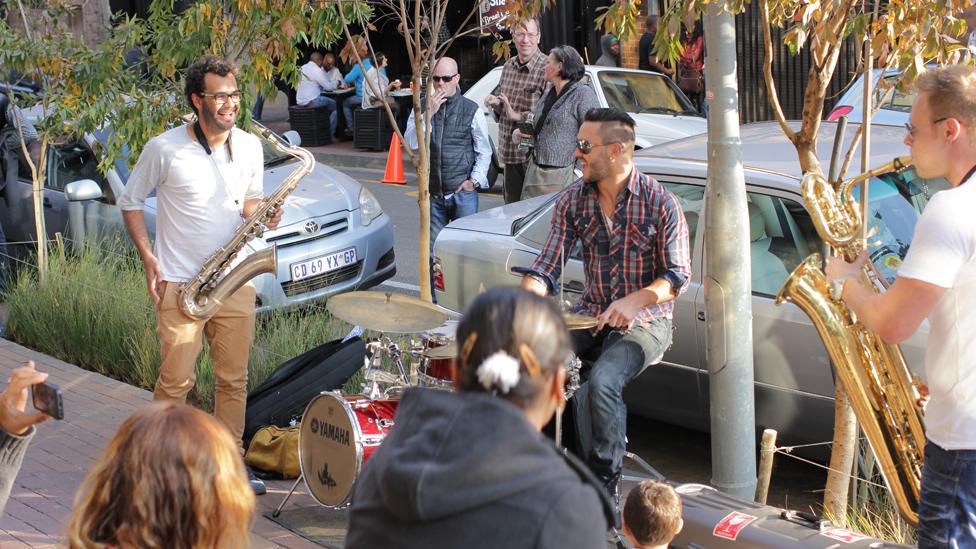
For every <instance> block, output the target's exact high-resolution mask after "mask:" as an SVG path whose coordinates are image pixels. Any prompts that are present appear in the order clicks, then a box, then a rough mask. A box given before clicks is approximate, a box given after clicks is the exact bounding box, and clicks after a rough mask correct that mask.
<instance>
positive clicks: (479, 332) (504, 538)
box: [346, 288, 613, 549]
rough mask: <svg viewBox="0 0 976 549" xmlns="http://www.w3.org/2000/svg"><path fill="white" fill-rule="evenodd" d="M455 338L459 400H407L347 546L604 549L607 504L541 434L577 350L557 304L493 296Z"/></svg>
mask: <svg viewBox="0 0 976 549" xmlns="http://www.w3.org/2000/svg"><path fill="white" fill-rule="evenodd" d="M457 334H458V342H459V345H460V351H459V353H458V368H459V373H458V377H459V379H458V380H457V382H456V385H457V389H458V392H457V393H449V392H445V391H437V390H433V389H409V390H407V391H406V393H404V395H403V400H402V401H401V402H400V406H399V409H398V410H397V416H396V426H395V427H394V428H393V430H392V431H391V433H390V435H389V437H387V439H386V440H385V441H384V442H383V445H382V446H381V447H380V448H379V449H378V450H377V451H376V453H375V454H373V457H372V459H370V461H369V462H368V463H367V464H366V467H365V468H364V471H363V474H362V476H361V477H360V479H359V480H358V481H357V483H356V488H355V492H354V493H353V505H352V512H351V514H350V517H349V532H348V536H347V537H346V547H348V548H359V547H383V548H391V547H402V548H408V547H410V548H412V547H417V548H420V547H424V548H427V547H438V548H450V547H459V548H460V547H463V548H465V549H478V548H486V549H487V548H498V547H505V548H506V549H518V548H553V549H555V548H560V549H562V548H565V547H574V548H576V547H578V548H590V547H592V548H597V547H600V548H602V547H605V546H606V541H605V539H606V538H605V536H606V530H607V524H608V518H607V517H612V516H613V515H612V514H611V513H612V511H611V507H610V503H609V500H607V499H606V497H605V496H604V495H603V490H602V489H601V488H600V487H599V484H598V481H597V480H596V479H595V478H594V477H593V476H592V475H591V473H590V472H589V471H588V470H587V468H586V467H585V466H584V465H581V464H579V462H577V461H575V460H574V459H572V458H567V457H564V456H563V455H562V454H561V453H560V452H558V451H557V450H556V448H555V447H554V446H553V443H552V441H551V440H550V439H548V438H545V437H544V436H543V435H542V434H541V433H540V431H541V429H542V427H543V426H544V425H545V424H546V423H548V422H549V420H550V419H551V418H552V416H553V414H554V413H555V411H556V409H557V407H560V406H562V403H563V384H564V382H565V379H566V371H565V369H564V366H563V365H564V363H565V361H566V358H567V352H568V350H569V349H570V348H571V346H570V340H569V333H568V332H567V331H566V325H565V323H564V322H563V319H562V317H561V316H560V314H559V311H558V309H557V308H556V306H555V304H554V303H553V302H552V301H550V300H547V299H545V298H542V297H539V296H535V295H532V294H530V293H528V292H525V291H523V290H519V289H516V288H493V289H491V290H488V291H487V292H485V293H483V294H481V295H480V296H478V298H477V299H475V301H474V303H472V304H471V306H470V307H469V308H468V310H467V311H466V313H465V315H464V318H463V319H462V320H461V322H460V324H459V326H458V331H457ZM610 520H612V518H611V519H610Z"/></svg>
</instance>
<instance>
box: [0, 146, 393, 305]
mask: <svg viewBox="0 0 976 549" xmlns="http://www.w3.org/2000/svg"><path fill="white" fill-rule="evenodd" d="M287 133H288V134H289V137H290V138H291V139H293V140H295V142H297V141H298V135H297V134H296V133H294V132H287ZM106 138H107V132H106V131H103V132H101V133H99V134H97V135H92V134H89V135H86V136H85V137H84V139H82V140H79V141H76V142H72V143H67V144H63V145H56V146H53V147H51V148H50V149H49V154H48V157H47V158H46V159H45V161H46V163H47V170H48V171H47V181H46V188H45V190H44V199H43V200H44V212H45V222H46V225H47V232H48V238H54V235H55V233H59V232H60V233H62V234H64V235H66V236H67V237H68V238H69V239H71V240H72V241H83V240H85V239H86V238H88V239H92V238H101V237H105V236H108V235H112V234H124V231H125V228H124V224H123V222H122V214H121V211H120V210H119V208H118V206H117V205H116V198H117V197H118V196H121V193H122V190H123V188H124V186H125V183H126V180H127V179H128V177H129V169H128V167H127V165H126V162H125V160H124V159H123V160H118V161H116V162H115V164H114V166H113V167H112V169H110V170H109V171H108V174H107V175H105V176H103V175H102V174H101V172H99V171H98V168H97V164H98V158H99V151H101V150H102V147H103V143H104V142H105V140H106ZM262 142H263V145H264V167H265V172H264V189H265V195H269V194H271V193H272V192H273V191H274V190H275V189H276V188H277V187H278V186H279V185H280V184H281V182H282V181H283V180H284V179H285V178H286V177H288V175H289V174H290V173H291V172H292V171H293V170H294V169H295V167H296V166H295V163H296V160H295V159H294V158H293V157H291V156H289V155H282V154H281V153H280V152H278V151H277V149H275V148H274V147H273V145H272V144H271V143H270V142H267V141H266V140H264V139H263V138H262ZM19 160H20V166H19V173H18V175H17V177H16V181H14V182H13V183H12V185H7V189H5V190H4V196H5V197H6V200H0V222H2V223H3V228H4V231H5V232H6V235H7V239H8V240H9V241H11V242H23V241H31V240H34V222H33V219H34V217H33V212H32V210H31V208H32V202H31V176H30V171H29V169H28V168H27V164H26V162H25V161H24V158H23V157H22V155H21V157H20V159H19ZM145 213H146V225H147V227H148V229H149V231H150V235H152V234H155V226H156V198H155V194H153V195H151V196H150V197H149V198H148V199H147V200H146V211H145ZM69 221H70V222H69ZM272 243H274V244H277V247H278V272H276V273H268V274H265V275H261V276H259V277H257V278H255V279H254V284H255V285H256V287H257V302H258V303H257V304H258V311H259V312H263V311H267V310H269V309H272V308H281V307H291V306H296V305H300V304H304V303H309V302H313V301H316V300H321V299H323V298H325V297H326V296H329V295H332V294H335V293H339V292H343V291H351V290H358V289H365V288H369V287H371V286H375V285H377V284H379V283H381V282H382V281H384V280H386V279H388V278H390V277H392V276H393V275H395V274H396V258H395V256H394V251H393V224H392V222H391V220H390V218H389V216H387V215H386V214H384V213H383V209H382V208H381V207H380V204H379V202H378V201H377V200H376V198H375V197H374V196H373V194H372V193H371V192H370V191H369V190H368V189H367V188H365V187H363V186H362V185H360V184H359V182H357V181H356V180H354V179H353V178H351V177H349V176H348V175H346V174H344V173H342V172H339V171H338V170H335V169H334V168H331V167H329V166H325V165H323V164H320V163H316V165H315V168H314V170H313V171H312V173H310V174H309V175H307V176H306V177H304V178H303V179H302V180H301V182H300V183H299V185H298V188H297V189H295V191H294V192H293V193H292V194H291V195H289V197H288V199H287V200H286V202H285V206H284V212H283V214H282V219H281V223H280V224H279V226H278V228H277V229H275V230H273V231H268V232H266V233H265V234H264V238H259V239H254V240H252V241H251V242H250V243H249V245H248V248H249V250H250V251H251V252H254V251H257V250H259V249H262V248H264V247H266V246H269V245H271V244H272Z"/></svg>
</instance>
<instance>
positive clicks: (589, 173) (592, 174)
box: [583, 162, 610, 185]
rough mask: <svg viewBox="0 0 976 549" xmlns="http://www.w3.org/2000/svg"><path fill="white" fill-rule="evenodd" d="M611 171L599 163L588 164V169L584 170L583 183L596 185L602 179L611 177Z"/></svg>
mask: <svg viewBox="0 0 976 549" xmlns="http://www.w3.org/2000/svg"><path fill="white" fill-rule="evenodd" d="M609 173H610V170H609V169H607V167H606V165H603V164H599V163H597V162H587V163H586V169H584V170H583V181H585V182H586V183H592V184H593V185H596V184H597V183H598V182H599V181H600V180H601V179H603V178H605V177H607V175H609Z"/></svg>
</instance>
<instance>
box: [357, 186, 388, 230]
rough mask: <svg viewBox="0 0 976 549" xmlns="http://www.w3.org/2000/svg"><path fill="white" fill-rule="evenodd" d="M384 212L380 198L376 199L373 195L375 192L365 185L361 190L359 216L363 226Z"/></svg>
mask: <svg viewBox="0 0 976 549" xmlns="http://www.w3.org/2000/svg"><path fill="white" fill-rule="evenodd" d="M382 213H383V208H382V207H381V206H380V202H379V200H376V197H375V196H373V193H371V192H369V189H367V188H366V187H363V188H362V190H361V191H359V217H360V218H361V219H362V221H363V226H366V225H369V224H370V223H372V222H373V220H374V219H376V218H377V217H379V216H380V215H381V214H382Z"/></svg>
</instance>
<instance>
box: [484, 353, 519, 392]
mask: <svg viewBox="0 0 976 549" xmlns="http://www.w3.org/2000/svg"><path fill="white" fill-rule="evenodd" d="M519 377H520V374H519V361H518V360H516V359H515V357H513V356H511V355H509V354H508V353H506V352H505V351H497V352H495V353H494V354H492V355H491V356H489V357H488V358H486V359H485V360H484V362H482V363H481V365H480V366H478V381H479V382H480V383H481V386H482V387H484V388H485V389H487V390H489V391H490V390H492V389H493V388H495V389H498V390H499V391H500V392H501V393H502V394H508V392H509V391H511V390H512V388H513V387H515V386H516V385H517V384H518V382H519Z"/></svg>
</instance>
